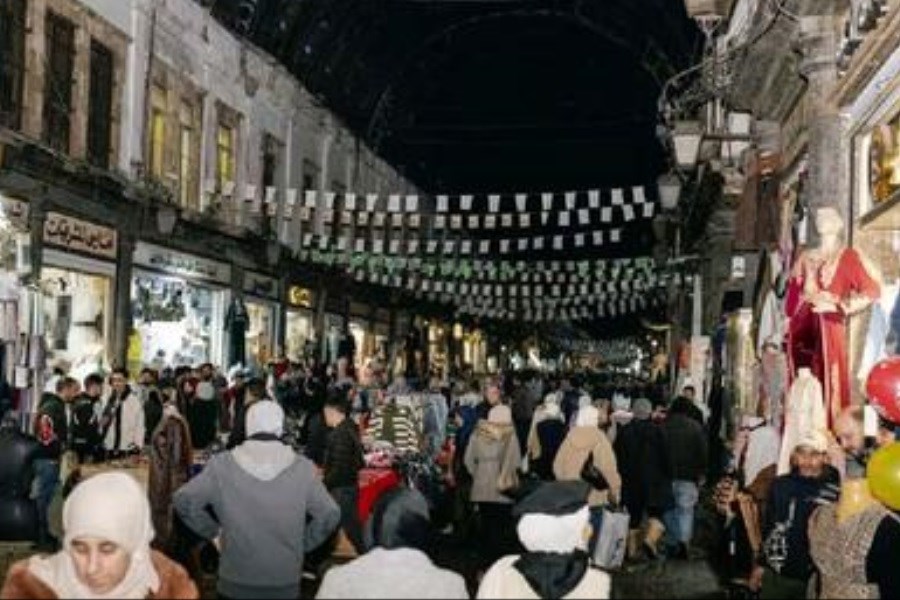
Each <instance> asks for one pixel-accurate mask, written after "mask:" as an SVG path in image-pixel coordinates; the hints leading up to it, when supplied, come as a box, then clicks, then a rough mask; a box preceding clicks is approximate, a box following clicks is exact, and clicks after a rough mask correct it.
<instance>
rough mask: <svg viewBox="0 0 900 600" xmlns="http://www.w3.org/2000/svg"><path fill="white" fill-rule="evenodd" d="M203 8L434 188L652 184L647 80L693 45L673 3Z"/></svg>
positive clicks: (294, 0) (614, 0) (585, 0)
mask: <svg viewBox="0 0 900 600" xmlns="http://www.w3.org/2000/svg"><path fill="white" fill-rule="evenodd" d="M204 1H205V2H207V3H210V1H211V0H204ZM213 12H214V14H215V15H216V16H217V17H218V18H219V19H220V20H221V21H223V22H224V23H226V24H227V25H229V26H230V27H232V28H233V29H236V30H237V31H239V32H240V33H242V34H243V35H245V36H247V37H248V38H249V39H251V40H252V41H253V42H254V43H256V44H257V45H259V46H261V47H263V48H264V49H266V50H267V51H269V52H271V53H272V54H273V55H275V56H276V57H278V58H279V59H280V60H281V61H283V62H284V63H285V64H286V65H287V67H288V68H289V69H290V70H291V71H292V72H294V73H295V74H296V75H297V76H298V77H299V78H300V79H301V80H302V81H303V82H304V84H305V85H306V87H307V88H308V89H309V90H310V91H311V92H312V93H313V94H315V95H316V96H317V97H319V98H320V99H321V100H322V102H323V103H324V104H325V105H327V106H328V107H329V108H331V109H332V110H334V111H335V112H336V113H337V114H338V115H340V117H341V118H342V119H343V120H344V121H346V123H347V124H348V125H349V126H350V128H351V129H352V130H353V131H354V132H355V133H356V134H357V135H359V136H360V137H361V138H362V139H364V140H365V141H366V142H367V143H369V144H370V145H371V146H372V147H374V148H375V150H376V151H377V152H378V153H379V154H381V155H382V156H384V157H385V158H386V159H387V160H388V161H389V162H390V163H392V164H393V165H395V166H396V167H397V168H399V169H400V170H401V172H403V173H404V174H406V175H407V176H408V177H409V178H410V179H412V180H413V181H414V182H416V183H417V184H418V185H419V186H420V187H421V188H422V189H423V190H425V191H427V192H432V193H436V192H449V193H463V192H466V193H469V192H471V193H478V192H488V191H491V192H515V191H545V190H557V191H561V190H569V189H584V188H592V187H598V186H612V185H618V186H621V185H630V184H639V183H648V182H652V181H654V180H655V178H656V176H657V175H658V173H659V172H660V171H661V170H662V169H663V167H664V165H665V155H664V153H663V150H662V148H661V147H660V145H659V143H658V142H657V139H656V135H655V126H656V122H657V108H656V103H657V98H658V96H659V89H660V85H661V83H662V82H663V81H665V80H666V79H667V78H668V77H670V76H671V75H672V74H674V73H676V72H678V71H680V70H681V69H683V68H685V67H687V66H689V65H690V64H691V63H692V62H693V60H695V59H696V57H697V55H698V53H699V50H700V36H699V34H698V32H697V30H696V27H695V26H694V24H693V22H692V21H691V20H690V19H689V18H688V17H687V15H686V13H685V9H684V6H683V3H682V2H681V0H543V1H538V0H494V1H484V0H217V1H216V3H215V4H214V6H213Z"/></svg>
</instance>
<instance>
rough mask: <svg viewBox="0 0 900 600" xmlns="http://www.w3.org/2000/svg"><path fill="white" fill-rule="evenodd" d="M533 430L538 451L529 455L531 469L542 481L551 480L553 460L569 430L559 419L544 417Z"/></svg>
mask: <svg viewBox="0 0 900 600" xmlns="http://www.w3.org/2000/svg"><path fill="white" fill-rule="evenodd" d="M535 431H536V435H537V446H538V447H537V450H538V452H537V456H536V457H535V456H532V457H531V465H530V467H531V471H532V472H533V473H535V474H536V475H537V476H538V477H540V478H541V479H542V480H544V481H553V480H554V479H555V478H556V476H555V475H554V474H553V462H554V461H555V460H556V455H557V454H558V453H559V448H560V446H562V443H563V441H564V440H565V439H566V434H567V433H568V431H569V430H568V428H567V427H566V424H565V423H563V422H562V421H561V420H559V419H546V420H544V421H541V422H540V423H538V424H537V426H536V427H535Z"/></svg>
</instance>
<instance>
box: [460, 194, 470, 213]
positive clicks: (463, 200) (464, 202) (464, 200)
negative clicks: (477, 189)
mask: <svg viewBox="0 0 900 600" xmlns="http://www.w3.org/2000/svg"><path fill="white" fill-rule="evenodd" d="M459 206H460V208H461V209H462V210H472V196H471V195H470V194H466V195H464V196H460V197H459Z"/></svg>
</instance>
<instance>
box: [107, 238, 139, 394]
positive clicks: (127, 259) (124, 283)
mask: <svg viewBox="0 0 900 600" xmlns="http://www.w3.org/2000/svg"><path fill="white" fill-rule="evenodd" d="M136 243H137V241H136V238H135V236H134V234H133V233H132V232H126V231H123V229H122V228H120V229H119V238H118V248H117V250H116V280H115V282H114V284H113V285H114V291H113V294H114V304H113V306H114V308H113V311H114V312H113V314H114V319H113V347H112V353H111V354H112V356H111V358H112V361H113V363H114V364H115V365H116V366H126V365H128V341H129V337H130V336H131V327H132V324H131V279H132V273H133V270H134V269H133V262H132V258H133V256H134V247H135V244H136ZM132 376H134V377H137V373H132Z"/></svg>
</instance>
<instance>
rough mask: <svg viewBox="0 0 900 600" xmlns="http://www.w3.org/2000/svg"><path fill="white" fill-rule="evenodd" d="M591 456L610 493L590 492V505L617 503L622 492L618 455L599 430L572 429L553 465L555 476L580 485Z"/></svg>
mask: <svg viewBox="0 0 900 600" xmlns="http://www.w3.org/2000/svg"><path fill="white" fill-rule="evenodd" d="M588 455H592V456H593V457H594V466H595V467H597V469H599V470H600V472H601V473H602V474H603V477H604V478H605V479H606V482H607V483H608V484H609V489H608V490H603V491H599V490H591V494H590V496H588V504H590V505H591V506H602V505H604V504H608V503H609V502H610V501H611V500H612V501H618V499H619V498H620V492H621V488H622V480H621V479H620V478H619V470H618V467H617V466H616V455H615V453H614V452H613V449H612V445H611V444H610V443H609V440H608V439H607V438H606V436H605V435H604V434H603V432H602V431H600V429H599V428H597V427H593V426H591V427H573V428H572V430H571V431H569V435H567V436H566V439H565V440H564V441H563V443H562V446H560V448H559V452H558V453H557V454H556V460H554V461H553V472H554V474H555V475H556V479H557V480H558V481H580V480H581V472H582V470H583V469H584V463H585V462H587V458H588Z"/></svg>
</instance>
